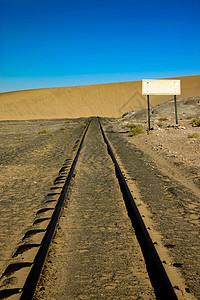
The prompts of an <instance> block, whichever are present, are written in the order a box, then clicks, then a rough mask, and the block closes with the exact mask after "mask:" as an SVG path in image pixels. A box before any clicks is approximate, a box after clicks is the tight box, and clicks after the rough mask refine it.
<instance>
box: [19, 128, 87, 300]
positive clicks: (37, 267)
mask: <svg viewBox="0 0 200 300" xmlns="http://www.w3.org/2000/svg"><path fill="white" fill-rule="evenodd" d="M89 125H90V123H89V124H88V125H87V127H86V129H85V132H84V134H83V137H82V140H81V143H80V145H79V148H78V151H77V153H76V156H75V158H74V160H73V163H72V165H71V168H70V171H69V174H68V177H67V179H66V181H65V184H64V186H63V189H62V191H61V194H60V197H59V199H58V202H57V205H56V207H55V210H54V212H53V215H52V218H51V220H50V222H49V225H48V227H47V230H46V233H45V235H44V237H43V240H42V242H41V246H40V248H39V250H38V252H37V254H36V257H35V259H34V262H33V266H32V268H31V270H30V272H29V275H28V277H27V279H26V282H25V284H24V287H23V289H22V294H21V297H20V299H21V300H29V299H32V297H33V295H34V292H35V289H36V286H37V283H38V280H39V277H40V273H41V271H42V267H43V265H44V262H45V258H46V256H47V253H48V249H49V246H50V243H51V240H52V237H53V235H54V232H55V228H56V224H57V222H58V219H59V216H60V213H61V210H62V207H63V203H64V200H65V197H66V194H67V190H68V188H69V185H70V182H71V179H72V176H73V173H74V169H75V166H76V163H77V160H78V157H79V154H80V151H81V148H82V146H83V142H84V139H85V136H86V133H87V130H88V128H89Z"/></svg>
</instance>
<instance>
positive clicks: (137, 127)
mask: <svg viewBox="0 0 200 300" xmlns="http://www.w3.org/2000/svg"><path fill="white" fill-rule="evenodd" d="M132 125H134V126H131V128H130V131H129V135H130V136H134V135H138V134H141V133H144V132H145V130H144V128H143V127H142V125H140V124H138V125H135V124H132Z"/></svg>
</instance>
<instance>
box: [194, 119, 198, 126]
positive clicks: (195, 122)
mask: <svg viewBox="0 0 200 300" xmlns="http://www.w3.org/2000/svg"><path fill="white" fill-rule="evenodd" d="M193 124H194V125H196V126H200V118H198V119H193Z"/></svg>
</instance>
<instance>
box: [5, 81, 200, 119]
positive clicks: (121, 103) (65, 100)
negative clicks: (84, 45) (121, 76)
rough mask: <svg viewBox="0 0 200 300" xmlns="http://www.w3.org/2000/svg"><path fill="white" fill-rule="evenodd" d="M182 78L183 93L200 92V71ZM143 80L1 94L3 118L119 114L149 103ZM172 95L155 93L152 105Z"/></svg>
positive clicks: (47, 117) (109, 115)
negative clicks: (143, 89)
mask: <svg viewBox="0 0 200 300" xmlns="http://www.w3.org/2000/svg"><path fill="white" fill-rule="evenodd" d="M176 79H181V87H182V88H181V89H182V95H181V97H185V98H186V97H195V96H199V95H200V75H197V76H188V77H187V76H186V77H177V78H176ZM141 90H142V87H141V81H133V82H122V83H110V84H99V85H90V86H79V87H63V88H50V89H36V90H26V91H18V92H9V93H1V94H0V120H28V119H51V118H66V117H68V118H77V117H88V116H102V117H119V116H121V115H122V114H123V113H125V112H127V111H130V110H133V109H138V108H144V107H146V97H145V96H142V95H141ZM170 98H171V96H156V97H155V96H154V97H153V96H152V97H150V101H151V105H152V106H155V105H157V104H159V103H162V102H165V101H167V100H169V99H170Z"/></svg>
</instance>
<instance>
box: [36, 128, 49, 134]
mask: <svg viewBox="0 0 200 300" xmlns="http://www.w3.org/2000/svg"><path fill="white" fill-rule="evenodd" d="M46 133H48V131H47V130H46V129H42V130H39V131H38V134H46Z"/></svg>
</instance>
